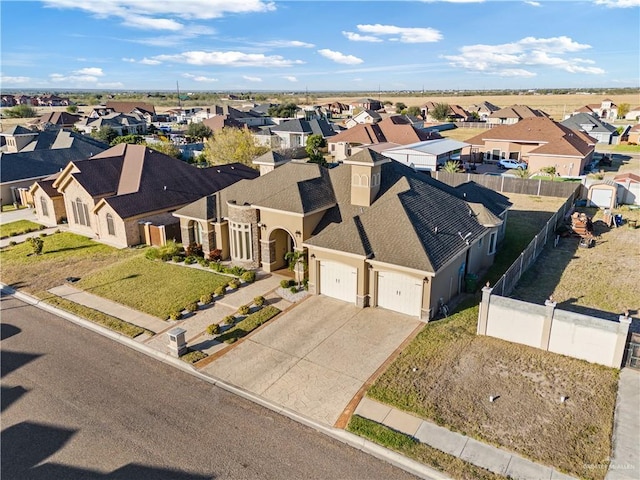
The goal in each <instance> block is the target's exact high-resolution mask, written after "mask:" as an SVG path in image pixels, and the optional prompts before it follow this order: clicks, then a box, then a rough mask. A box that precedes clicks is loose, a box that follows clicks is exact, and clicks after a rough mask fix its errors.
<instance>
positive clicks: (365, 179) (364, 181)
mask: <svg viewBox="0 0 640 480" xmlns="http://www.w3.org/2000/svg"><path fill="white" fill-rule="evenodd" d="M360 181H361V182H362V186H363V187H368V186H369V177H368V176H366V175H362V176H361V177H360Z"/></svg>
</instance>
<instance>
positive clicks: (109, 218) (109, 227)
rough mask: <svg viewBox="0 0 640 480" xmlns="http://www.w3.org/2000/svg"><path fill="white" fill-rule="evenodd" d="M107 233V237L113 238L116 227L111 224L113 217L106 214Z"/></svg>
mask: <svg viewBox="0 0 640 480" xmlns="http://www.w3.org/2000/svg"><path fill="white" fill-rule="evenodd" d="M107 232H108V233H109V235H113V236H115V234H116V227H115V225H114V224H113V215H111V214H110V213H107Z"/></svg>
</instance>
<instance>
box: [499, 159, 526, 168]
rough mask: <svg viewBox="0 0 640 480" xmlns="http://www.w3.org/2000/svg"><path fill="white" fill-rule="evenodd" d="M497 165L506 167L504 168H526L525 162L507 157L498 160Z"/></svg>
mask: <svg viewBox="0 0 640 480" xmlns="http://www.w3.org/2000/svg"><path fill="white" fill-rule="evenodd" d="M498 166H499V167H500V168H506V169H512V168H515V169H518V170H526V169H527V164H526V163H524V162H518V161H517V160H509V159H506V158H505V159H502V160H500V161H499V162H498Z"/></svg>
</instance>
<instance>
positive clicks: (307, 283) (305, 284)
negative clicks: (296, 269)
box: [302, 278, 309, 290]
mask: <svg viewBox="0 0 640 480" xmlns="http://www.w3.org/2000/svg"><path fill="white" fill-rule="evenodd" d="M302 288H304V289H305V290H309V280H308V279H306V278H305V279H304V280H302Z"/></svg>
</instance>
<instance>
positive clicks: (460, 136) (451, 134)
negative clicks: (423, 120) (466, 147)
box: [440, 128, 489, 142]
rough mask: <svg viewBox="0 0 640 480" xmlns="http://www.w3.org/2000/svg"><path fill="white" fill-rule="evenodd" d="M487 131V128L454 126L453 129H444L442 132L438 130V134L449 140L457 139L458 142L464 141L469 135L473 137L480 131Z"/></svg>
mask: <svg viewBox="0 0 640 480" xmlns="http://www.w3.org/2000/svg"><path fill="white" fill-rule="evenodd" d="M488 131H489V129H488V128H454V129H453V130H445V131H444V132H440V135H442V136H443V137H444V138H450V139H451V140H459V141H460V142H464V141H466V140H468V139H469V138H471V137H475V136H476V135H478V134H480V133H484V132H488Z"/></svg>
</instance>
